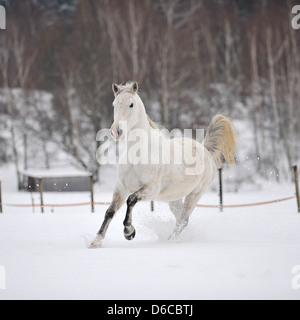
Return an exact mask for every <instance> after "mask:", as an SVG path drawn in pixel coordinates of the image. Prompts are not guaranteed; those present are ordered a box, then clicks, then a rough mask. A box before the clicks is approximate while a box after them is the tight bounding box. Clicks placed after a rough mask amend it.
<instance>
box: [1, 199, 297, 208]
mask: <svg viewBox="0 0 300 320" xmlns="http://www.w3.org/2000/svg"><path fill="white" fill-rule="evenodd" d="M292 199H296V196H291V197H287V198H283V199H276V200H271V201H264V202H256V203H248V204H231V205H223V206H222V207H223V208H243V207H255V206H263V205H268V204H274V203H279V202H284V201H289V200H292ZM110 204H111V202H80V203H69V204H43V205H41V204H14V203H3V206H7V207H16V208H28V207H35V208H36V207H38V208H40V207H51V208H55V207H80V206H91V205H94V206H109V205H110ZM196 207H198V208H220V205H208V204H197V206H196Z"/></svg>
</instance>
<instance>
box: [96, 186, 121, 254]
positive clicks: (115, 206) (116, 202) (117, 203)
mask: <svg viewBox="0 0 300 320" xmlns="http://www.w3.org/2000/svg"><path fill="white" fill-rule="evenodd" d="M125 199H126V196H125V195H122V193H121V192H120V191H119V190H118V189H116V190H115V192H114V195H113V200H112V203H111V205H110V206H109V208H108V209H107V211H106V213H105V218H104V221H103V223H102V225H101V228H100V230H99V231H98V233H97V236H96V239H95V240H94V241H93V242H92V243H91V245H90V248H100V247H101V245H102V240H103V239H104V238H105V235H106V232H107V229H108V227H109V224H110V222H111V221H112V219H113V217H114V216H115V214H116V212H117V211H118V210H119V209H120V208H121V206H122V205H123V203H124V201H125Z"/></svg>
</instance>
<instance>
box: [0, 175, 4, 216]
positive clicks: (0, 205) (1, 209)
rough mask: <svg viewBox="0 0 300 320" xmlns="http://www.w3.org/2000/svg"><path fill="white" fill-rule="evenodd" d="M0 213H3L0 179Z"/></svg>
mask: <svg viewBox="0 0 300 320" xmlns="http://www.w3.org/2000/svg"><path fill="white" fill-rule="evenodd" d="M0 213H3V207H2V189H1V181H0Z"/></svg>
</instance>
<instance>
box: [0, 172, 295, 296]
mask: <svg viewBox="0 0 300 320" xmlns="http://www.w3.org/2000/svg"><path fill="white" fill-rule="evenodd" d="M12 175H13V171H12V170H11V168H0V180H2V182H3V181H5V183H3V189H4V190H3V202H4V203H6V204H7V203H27V204H30V203H31V197H30V194H29V193H25V192H21V193H18V192H16V191H15V182H9V181H14V179H13V177H12ZM113 180H114V179H113V177H112V174H111V173H110V174H109V175H106V176H104V177H103V181H104V184H103V185H102V186H98V187H96V192H95V193H96V194H95V197H96V199H95V201H110V200H111V199H110V198H111V187H112V185H113ZM293 194H294V187H293V185H292V184H290V185H289V184H287V185H284V186H278V185H271V184H270V185H268V186H265V187H264V188H262V189H261V190H259V191H253V192H250V191H248V192H243V191H241V192H239V193H230V194H228V193H226V194H225V195H224V198H225V203H226V204H236V203H252V202H259V201H268V200H273V199H277V198H284V197H288V196H291V195H293ZM34 199H35V203H38V202H39V195H38V194H37V193H36V194H34ZM87 201H89V194H88V193H56V194H52V193H46V194H45V203H77V202H87ZM201 203H203V204H217V203H218V198H217V195H216V194H215V193H211V192H208V193H206V194H205V195H204V197H203V199H202V201H201ZM106 208H107V207H106V206H97V207H96V212H95V213H94V214H92V213H91V212H90V208H89V206H86V207H71V208H46V209H45V214H41V213H40V212H39V210H38V209H37V208H36V209H35V213H33V212H32V209H31V208H30V207H29V208H13V207H8V206H4V214H2V215H0V266H2V267H1V268H0V300H5V299H114V300H118V299H246V298H247V299H300V290H295V289H293V287H292V281H293V279H294V283H295V282H296V283H297V279H296V278H295V276H296V275H295V274H292V269H293V267H294V266H295V265H300V214H297V210H296V201H295V200H294V199H293V200H290V201H287V202H282V203H278V204H272V205H268V206H261V207H249V208H239V209H226V210H225V211H224V212H223V213H220V212H219V211H218V210H217V209H202V208H197V209H196V210H195V212H194V213H193V215H192V218H191V221H190V225H189V226H188V228H187V229H186V230H185V231H184V233H183V234H182V235H181V236H180V237H179V238H178V239H177V241H173V242H169V241H167V240H166V239H167V237H168V236H169V234H170V233H171V232H172V231H173V228H174V224H175V220H174V218H173V216H172V214H171V213H170V211H169V209H168V207H167V206H166V205H165V204H161V203H155V212H150V204H149V203H139V204H138V205H137V206H136V208H135V211H134V226H135V227H136V231H137V235H136V238H135V239H134V240H133V241H132V242H129V241H127V240H125V238H124V237H123V224H122V222H123V219H124V215H125V207H123V208H122V209H121V210H120V212H119V213H118V214H117V216H116V218H115V219H114V220H113V222H112V223H111V226H110V228H109V230H108V233H107V238H106V240H105V241H104V243H103V248H101V249H97V250H89V249H88V248H87V246H88V244H89V242H90V241H91V240H92V239H93V237H94V235H95V233H96V232H97V230H98V228H99V227H100V224H101V223H102V220H103V217H104V213H105V210H106ZM3 270H5V277H4V274H3ZM1 279H2V280H1ZM3 279H4V280H5V287H6V289H5V290H4V289H1V281H2V287H3ZM295 279H296V281H295ZM299 282H300V280H299Z"/></svg>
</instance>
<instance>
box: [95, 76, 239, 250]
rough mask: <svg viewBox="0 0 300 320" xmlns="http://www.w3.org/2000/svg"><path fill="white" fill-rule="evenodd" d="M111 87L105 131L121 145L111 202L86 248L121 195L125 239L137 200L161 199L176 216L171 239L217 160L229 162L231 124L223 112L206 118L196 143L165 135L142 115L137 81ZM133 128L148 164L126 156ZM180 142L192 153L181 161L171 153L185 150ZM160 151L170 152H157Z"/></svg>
mask: <svg viewBox="0 0 300 320" xmlns="http://www.w3.org/2000/svg"><path fill="white" fill-rule="evenodd" d="M112 89H113V92H114V95H115V100H114V102H113V107H114V123H113V125H112V127H111V133H112V135H113V136H114V139H115V140H121V139H124V140H126V142H127V143H126V150H125V152H124V153H123V154H122V156H121V157H120V161H119V167H118V181H117V183H116V187H115V190H114V194H113V199H112V203H111V205H110V207H109V208H108V210H107V211H106V214H105V219H104V222H103V224H102V226H101V228H100V230H99V232H98V234H97V236H96V238H95V240H94V241H93V242H92V243H91V245H90V248H98V247H101V245H102V240H103V239H104V237H105V235H106V232H107V229H108V226H109V224H110V222H111V221H112V219H113V217H114V215H115V213H116V212H117V211H118V210H119V209H120V208H121V206H122V205H123V204H124V203H125V201H126V200H127V212H126V217H125V221H124V235H125V238H126V239H128V240H132V239H133V238H134V237H135V234H136V231H135V228H134V227H133V225H132V210H133V208H134V206H135V205H136V203H137V202H139V201H164V202H167V203H168V204H169V207H170V210H171V211H172V212H173V214H174V215H175V218H176V228H175V230H174V232H173V233H172V234H171V236H170V238H174V237H176V236H177V235H179V234H180V233H181V232H182V231H183V229H184V228H185V227H186V226H187V225H188V221H189V217H190V215H191V213H192V212H193V210H194V208H195V206H196V205H197V203H198V201H199V199H200V198H201V195H202V194H203V193H204V191H205V190H206V189H207V188H208V186H209V185H210V184H211V183H212V181H213V179H214V176H215V173H216V170H217V164H221V163H222V157H223V158H224V159H225V160H226V162H227V163H228V164H229V165H233V164H234V163H235V147H236V144H235V132H234V129H233V125H232V123H231V121H230V120H229V119H227V118H226V117H224V116H222V115H217V116H215V117H214V118H213V120H212V122H211V123H210V125H209V128H208V132H207V134H206V137H205V139H204V141H203V143H202V144H201V143H199V142H197V141H196V140H192V139H187V138H175V139H169V138H168V137H167V136H166V135H164V134H162V133H161V131H160V130H159V128H158V127H157V126H156V125H155V124H154V123H153V121H152V120H151V119H150V118H149V117H148V115H147V113H146V110H145V107H144V104H143V102H142V100H141V98H140V97H139V95H138V84H137V82H129V83H127V84H126V85H117V84H113V86H112ZM133 133H134V135H133V136H134V137H136V136H139V144H140V145H142V146H144V148H143V150H144V151H145V152H144V153H145V155H146V156H145V157H144V158H145V159H144V160H149V161H148V163H147V161H140V163H139V161H137V162H136V163H135V162H134V161H132V159H130V157H131V156H132V152H131V156H130V151H131V150H130V149H134V145H135V143H136V140H135V139H132V137H131V139H129V136H130V134H133ZM150 137H152V138H151V139H150ZM133 140H134V141H133ZM185 146H189V147H191V148H192V150H193V155H186V154H185V155H184V161H182V163H180V161H177V160H178V159H177V160H176V159H175V158H176V154H177V153H181V154H182V151H184V150H186V148H185ZM134 150H135V151H136V149H134ZM153 150H155V151H154V152H153ZM164 150H169V151H170V152H163V151H164ZM139 151H141V150H139ZM179 151H180V152H179ZM157 152H159V153H160V155H159V157H158V158H157V157H156V160H157V159H159V161H153V158H155V156H156V154H154V153H157ZM133 154H136V152H133ZM174 155H175V156H174ZM189 157H190V158H189ZM195 157H196V158H197V159H198V161H197V163H198V165H194V166H192V164H193V163H194V164H195ZM131 158H132V157H131ZM179 158H180V157H179ZM199 162H200V165H199Z"/></svg>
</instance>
